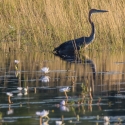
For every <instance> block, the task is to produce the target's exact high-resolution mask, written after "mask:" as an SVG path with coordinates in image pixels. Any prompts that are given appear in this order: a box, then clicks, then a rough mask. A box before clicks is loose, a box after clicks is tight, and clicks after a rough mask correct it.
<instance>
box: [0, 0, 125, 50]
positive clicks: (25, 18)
mask: <svg viewBox="0 0 125 125" xmlns="http://www.w3.org/2000/svg"><path fill="white" fill-rule="evenodd" d="M124 6H125V1H124V0H119V1H117V0H112V1H109V0H105V1H100V0H89V1H83V0H79V1H76V0H72V1H68V0H55V1H52V0H42V1H41V0H37V1H33V0H28V1H25V0H18V1H16V0H11V1H9V0H4V1H1V2H0V15H1V16H0V29H1V30H0V48H1V49H2V50H4V51H9V50H23V51H29V50H32V49H34V50H36V51H52V50H53V48H54V47H57V46H58V45H60V44H61V43H63V42H64V41H67V40H71V39H75V38H79V37H81V36H88V35H89V34H90V25H89V23H88V12H89V10H90V9H91V8H97V9H105V10H108V11H109V13H108V14H106V15H105V14H104V15H101V17H100V15H93V16H92V20H93V21H94V23H95V27H96V39H95V41H94V43H93V44H92V45H91V46H89V49H95V50H99V49H101V50H102V49H108V50H109V49H115V50H116V49H122V48H123V47H124V42H125V27H124V26H125V21H124V17H125V13H124V12H125V8H124Z"/></svg>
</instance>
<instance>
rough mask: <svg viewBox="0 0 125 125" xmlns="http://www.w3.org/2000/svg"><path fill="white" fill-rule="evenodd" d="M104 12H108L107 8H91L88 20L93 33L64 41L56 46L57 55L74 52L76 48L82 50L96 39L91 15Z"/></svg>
mask: <svg viewBox="0 0 125 125" xmlns="http://www.w3.org/2000/svg"><path fill="white" fill-rule="evenodd" d="M104 12H108V11H107V10H97V9H91V10H90V11H89V16H88V20H89V23H90V24H91V34H90V36H88V37H81V38H77V39H74V40H70V41H67V42H64V43H62V44H61V45H60V46H58V47H57V48H55V49H54V50H53V51H54V53H55V54H56V55H60V56H61V55H67V54H69V53H72V52H74V51H76V50H80V48H81V47H87V46H88V45H89V44H90V43H92V41H93V40H94V37H95V27H94V23H93V22H92V20H91V15H92V14H93V13H104Z"/></svg>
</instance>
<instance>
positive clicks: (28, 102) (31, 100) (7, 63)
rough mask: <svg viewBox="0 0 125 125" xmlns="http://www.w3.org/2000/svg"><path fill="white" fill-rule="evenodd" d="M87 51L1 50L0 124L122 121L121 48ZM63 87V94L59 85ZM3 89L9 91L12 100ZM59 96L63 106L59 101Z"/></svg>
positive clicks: (124, 66) (124, 73) (124, 63)
mask: <svg viewBox="0 0 125 125" xmlns="http://www.w3.org/2000/svg"><path fill="white" fill-rule="evenodd" d="M90 53H91V54H88V55H81V56H80V57H77V58H69V57H63V59H62V58H60V57H58V56H55V55H53V54H52V53H34V52H30V53H2V52H1V53H0V57H1V59H0V124H1V125H39V124H42V125H56V121H63V123H65V125H77V124H78V125H83V124H86V125H103V124H104V125H108V124H109V123H110V124H113V125H114V124H125V56H124V53H123V52H116V53H110V52H108V53H105V52H100V53H98V52H90ZM14 60H19V61H20V62H19V64H15V63H14ZM43 67H49V73H47V74H45V73H43V72H42V71H41V69H42V68H43ZM68 86H69V87H70V91H69V92H67V96H68V98H66V95H65V93H64V92H60V91H59V89H60V88H63V87H68ZM17 87H22V88H23V90H21V91H20V90H18V89H17ZM24 88H27V91H25V90H24ZM7 92H11V93H13V96H12V97H10V101H11V103H9V97H8V95H7ZM62 100H65V101H66V105H60V102H61V101H62ZM43 110H47V111H49V114H48V117H49V119H48V118H46V117H43V118H41V117H40V116H38V115H36V112H42V111H43ZM104 116H108V117H110V121H109V122H105V121H104ZM58 125H59V124H58Z"/></svg>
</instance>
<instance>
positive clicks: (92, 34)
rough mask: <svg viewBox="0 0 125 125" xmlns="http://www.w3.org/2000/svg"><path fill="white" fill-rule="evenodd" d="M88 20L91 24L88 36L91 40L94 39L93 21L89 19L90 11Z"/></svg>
mask: <svg viewBox="0 0 125 125" xmlns="http://www.w3.org/2000/svg"><path fill="white" fill-rule="evenodd" d="M89 22H90V24H91V28H92V29H91V34H90V36H89V38H90V39H91V41H92V40H93V39H94V37H95V27H94V23H93V22H92V20H91V13H89Z"/></svg>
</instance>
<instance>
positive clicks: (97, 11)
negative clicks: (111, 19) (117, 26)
mask: <svg viewBox="0 0 125 125" xmlns="http://www.w3.org/2000/svg"><path fill="white" fill-rule="evenodd" d="M104 12H108V11H107V10H97V9H91V10H90V11H89V15H91V14H92V13H104Z"/></svg>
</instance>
